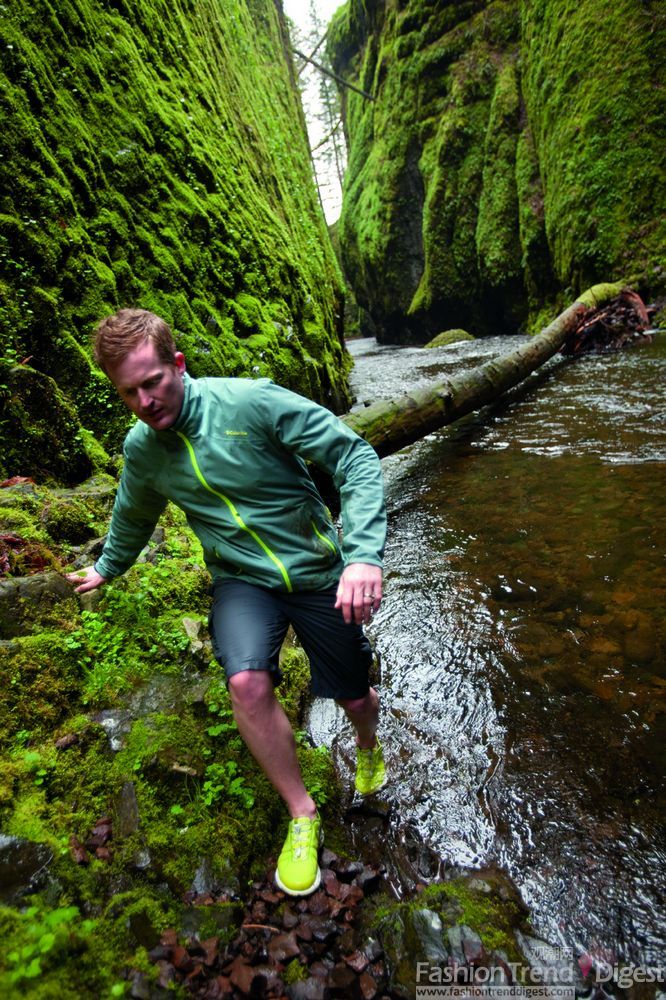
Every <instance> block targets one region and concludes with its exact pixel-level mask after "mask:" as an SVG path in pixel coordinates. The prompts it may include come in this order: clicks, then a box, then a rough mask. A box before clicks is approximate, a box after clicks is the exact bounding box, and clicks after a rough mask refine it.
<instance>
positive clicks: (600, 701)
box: [311, 335, 666, 967]
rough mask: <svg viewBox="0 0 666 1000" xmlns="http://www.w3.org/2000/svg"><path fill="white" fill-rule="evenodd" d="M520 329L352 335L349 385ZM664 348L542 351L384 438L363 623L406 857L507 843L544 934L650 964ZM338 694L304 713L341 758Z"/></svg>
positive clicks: (507, 861)
mask: <svg viewBox="0 0 666 1000" xmlns="http://www.w3.org/2000/svg"><path fill="white" fill-rule="evenodd" d="M522 339H523V338H518V337H516V338H501V339H499V338H492V339H489V340H482V341H474V342H468V343H464V344H458V345H454V346H452V347H448V348H441V349H437V350H435V351H433V350H428V351H426V350H423V349H419V348H396V347H378V346H377V345H376V343H375V341H374V340H361V341H356V342H353V343H352V344H350V350H351V352H352V353H353V354H354V356H355V361H356V367H355V371H354V375H353V385H354V389H355V391H356V393H357V396H358V399H359V401H360V402H359V405H362V402H363V400H365V399H368V400H374V399H378V398H380V397H385V398H388V397H391V396H397V395H400V394H401V393H402V392H404V391H405V389H406V388H408V387H409V388H412V387H415V386H417V385H424V384H426V383H428V382H432V381H436V380H438V379H439V378H441V377H443V376H446V375H447V374H452V373H455V372H459V371H461V370H462V369H463V368H467V367H472V366H475V365H477V364H480V363H482V362H483V361H485V360H488V359H489V358H490V357H493V356H497V355H498V354H500V353H505V352H507V351H510V350H511V349H512V348H513V347H515V346H517V345H518V343H520V342H522ZM665 362H666V338H665V337H664V336H663V335H662V336H661V337H657V338H656V339H655V342H654V343H652V344H650V345H644V346H641V347H636V348H634V349H633V350H631V351H625V352H623V353H621V354H615V355H606V356H594V357H588V358H584V359H581V360H577V361H575V362H563V361H561V360H559V359H558V360H553V361H551V362H549V363H548V365H546V366H544V367H543V368H542V369H540V370H539V372H537V373H535V374H534V375H533V376H532V377H531V379H530V380H528V383H527V385H525V386H523V387H522V388H521V389H520V390H517V391H514V393H513V394H510V395H509V397H508V398H506V399H505V401H504V402H503V403H502V405H496V406H495V407H494V408H492V409H486V410H485V411H483V413H482V414H481V415H480V416H478V415H475V416H472V417H470V418H467V419H465V420H463V421H460V422H459V423H458V424H456V425H454V426H453V427H451V428H447V429H444V430H442V431H440V432H437V433H435V434H431V435H429V436H428V437H427V438H425V439H423V440H421V441H419V442H418V443H417V444H415V445H413V446H411V447H409V448H407V449H405V450H404V451H402V452H400V453H399V454H396V455H394V456H391V457H389V458H387V459H385V460H384V461H383V463H382V464H383V468H384V473H385V479H386V488H387V502H388V511H389V544H388V548H387V554H386V598H385V601H384V604H383V607H382V609H381V611H380V612H379V613H378V614H377V616H376V618H375V620H374V622H373V624H372V626H371V634H372V637H373V640H374V642H375V644H376V647H377V650H378V652H379V654H380V656H381V661H382V679H381V685H380V691H381V696H382V701H383V707H384V715H383V721H382V729H381V734H382V737H383V740H384V743H385V746H386V753H387V759H388V763H389V767H390V771H391V775H392V778H393V781H392V785H391V790H390V798H391V801H392V804H393V807H394V808H393V812H392V815H393V816H394V817H396V819H395V820H394V824H395V829H394V830H393V832H392V836H393V837H394V838H395V837H399V836H400V833H401V831H402V832H403V833H404V831H405V830H408V831H410V836H411V837H412V839H414V837H416V839H417V840H418V841H422V842H423V843H424V844H425V845H428V848H430V849H431V850H430V852H429V856H430V861H429V862H426V863H424V865H422V866H421V868H420V869H419V868H418V863H417V875H418V876H419V877H420V878H422V879H423V880H427V878H428V875H430V876H432V875H436V874H437V871H438V869H437V866H436V865H435V866H434V868H433V863H432V856H433V854H434V856H436V857H437V858H439V859H441V862H442V865H443V866H444V867H446V868H448V867H454V868H456V867H457V868H465V869H470V868H471V869H474V868H481V867H484V866H493V865H494V866H499V867H501V868H503V869H505V870H506V871H508V872H509V874H510V875H511V877H512V879H513V880H514V882H515V883H516V885H517V886H518V888H519V890H520V892H521V895H522V897H523V899H524V901H525V902H526V904H527V905H528V907H529V909H530V911H531V916H532V922H533V926H534V927H535V930H536V932H537V933H539V934H541V935H542V936H543V937H545V938H546V939H548V940H549V941H551V942H553V943H556V944H557V943H559V944H560V945H564V946H566V947H568V948H573V949H576V950H577V951H578V952H592V953H595V951H597V952H603V953H604V954H605V955H606V956H608V955H609V954H610V955H612V957H613V960H614V961H621V962H632V963H635V964H638V965H643V966H653V967H654V966H658V967H664V966H666V914H665V913H664V896H665V890H666V863H665V862H666V835H665V831H664V817H665V814H666V807H665V803H664V797H663V788H664V781H663V779H664V759H665V757H666V750H665V741H664V730H665V727H664V718H665V715H664V710H665V708H666V663H665V660H666V657H665V655H664V654H665V650H666V622H665V617H666V611H665V609H666V601H665V597H666V573H665V567H664V545H663V538H664V534H663V525H664V523H665V522H666V488H665V487H666V411H665V408H664V371H665V370H666V369H665ZM332 711H333V710H331V709H326V708H324V709H321V710H320V711H319V712H314V713H313V716H312V720H311V724H312V728H313V729H314V731H315V732H314V735H315V737H316V738H317V739H319V740H321V741H322V742H328V743H329V744H331V745H332V746H333V748H334V750H335V751H336V752H337V753H338V759H340V760H341V761H342V765H343V766H348V765H349V763H350V762H349V759H348V757H345V756H344V754H345V753H347V751H343V750H341V749H339V747H340V746H341V745H342V743H343V741H342V740H339V738H338V735H337V734H338V733H339V731H340V718H339V716H335V712H334V711H333V714H332V715H331V712H332ZM327 713H328V714H327ZM334 716H335V717H334ZM344 737H345V738H344V743H345V745H347V744H348V742H349V740H348V737H349V730H348V729H347V730H345V731H344ZM340 755H342V756H340ZM428 865H429V866H430V870H429V871H428ZM424 868H425V870H424ZM439 870H441V869H439Z"/></svg>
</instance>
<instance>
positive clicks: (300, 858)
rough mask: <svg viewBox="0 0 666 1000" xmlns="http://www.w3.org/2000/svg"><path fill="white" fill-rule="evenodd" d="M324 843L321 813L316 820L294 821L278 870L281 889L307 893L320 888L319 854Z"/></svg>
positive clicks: (289, 891) (300, 817)
mask: <svg viewBox="0 0 666 1000" xmlns="http://www.w3.org/2000/svg"><path fill="white" fill-rule="evenodd" d="M323 842H324V832H323V830H322V828H321V819H320V817H319V813H317V815H316V816H315V818H314V819H309V818H308V817H307V816H299V817H298V818H296V819H292V820H291V822H290V823H289V829H288V831H287V839H286V840H285V842H284V847H283V848H282V852H281V854H280V857H279V858H278V863H277V869H276V871H275V881H276V883H277V886H278V888H280V889H282V891H283V892H286V893H287V894H288V895H289V896H308V895H309V894H310V893H311V892H314V891H315V889H318V888H319V885H320V883H321V872H320V871H319V863H318V861H317V854H318V852H319V846H320V844H322V843H323Z"/></svg>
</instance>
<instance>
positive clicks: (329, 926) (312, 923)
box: [299, 917, 338, 943]
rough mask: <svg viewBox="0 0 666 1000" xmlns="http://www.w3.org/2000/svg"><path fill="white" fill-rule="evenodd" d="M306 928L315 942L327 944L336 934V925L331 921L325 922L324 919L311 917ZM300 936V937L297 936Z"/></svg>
mask: <svg viewBox="0 0 666 1000" xmlns="http://www.w3.org/2000/svg"><path fill="white" fill-rule="evenodd" d="M308 926H309V927H310V929H311V931H312V936H313V938H314V939H315V941H321V942H324V943H325V942H327V941H330V940H331V938H333V937H335V935H336V934H337V933H338V925H337V924H336V923H335V921H333V920H326V918H325V917H311V918H310V919H309V920H308ZM299 929H300V928H299ZM299 936H300V935H299Z"/></svg>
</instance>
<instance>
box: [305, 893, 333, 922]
mask: <svg viewBox="0 0 666 1000" xmlns="http://www.w3.org/2000/svg"><path fill="white" fill-rule="evenodd" d="M330 909H331V904H330V900H329V899H328V898H327V896H326V893H325V892H315V893H313V895H312V896H310V898H309V900H308V911H309V912H310V913H313V914H315V915H317V916H323V915H324V914H328V913H329V912H330Z"/></svg>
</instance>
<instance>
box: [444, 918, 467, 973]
mask: <svg viewBox="0 0 666 1000" xmlns="http://www.w3.org/2000/svg"><path fill="white" fill-rule="evenodd" d="M446 933H447V937H448V939H449V949H450V951H451V958H452V959H453V961H454V963H455V965H464V964H465V952H464V951H463V944H462V931H461V928H460V926H459V925H458V924H455V925H454V926H453V927H449V929H448V930H447V932H446Z"/></svg>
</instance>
